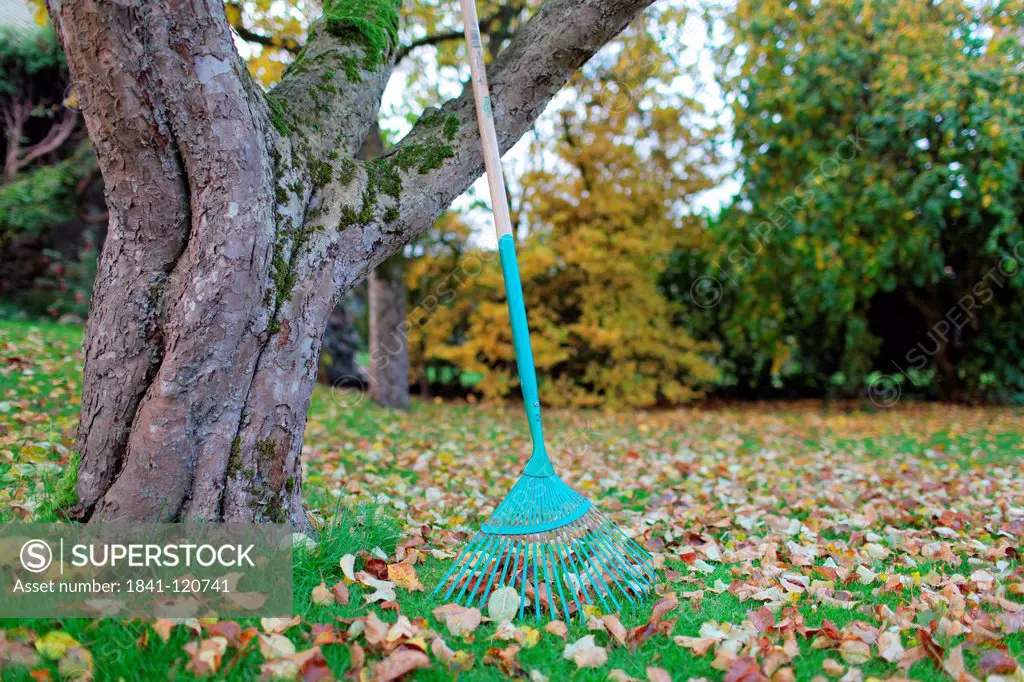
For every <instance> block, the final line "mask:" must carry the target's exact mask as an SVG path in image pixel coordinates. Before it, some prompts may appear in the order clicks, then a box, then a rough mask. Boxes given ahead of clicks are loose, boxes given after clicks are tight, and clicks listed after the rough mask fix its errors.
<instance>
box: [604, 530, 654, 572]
mask: <svg viewBox="0 0 1024 682" xmlns="http://www.w3.org/2000/svg"><path fill="white" fill-rule="evenodd" d="M612 528H613V529H614V530H615V532H616V533H618V535H619V536H620V538H622V541H623V543H624V545H625V547H626V548H627V549H629V550H631V551H632V553H633V558H634V559H636V560H637V562H638V563H639V564H640V566H641V568H643V570H644V573H647V574H648V575H649V577H650V578H651V579H652V580H653V579H654V577H655V574H654V566H652V565H651V563H650V561H649V559H648V558H646V557H645V555H646V554H647V550H645V549H644V548H643V547H641V546H640V543H638V542H637V541H636V540H634V539H633V538H631V537H629V536H628V535H626V533H625V531H623V530H622V529H621V528H619V527H618V526H612Z"/></svg>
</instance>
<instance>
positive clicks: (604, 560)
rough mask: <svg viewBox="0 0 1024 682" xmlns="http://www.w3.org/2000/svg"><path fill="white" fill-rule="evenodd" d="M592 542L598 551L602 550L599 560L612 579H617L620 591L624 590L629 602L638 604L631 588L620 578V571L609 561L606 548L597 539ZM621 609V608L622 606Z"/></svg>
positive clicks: (613, 596)
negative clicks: (605, 552) (631, 592)
mask: <svg viewBox="0 0 1024 682" xmlns="http://www.w3.org/2000/svg"><path fill="white" fill-rule="evenodd" d="M592 543H593V545H594V547H596V548H597V551H598V552H600V554H601V557H600V558H599V559H598V562H600V563H601V566H602V567H604V568H605V569H607V571H608V574H609V575H611V577H612V580H614V581H615V584H616V585H618V586H619V591H620V592H622V594H624V595H625V596H626V599H628V600H629V603H630V604H633V605H636V602H635V601H633V597H632V596H631V595H630V594H629V590H628V589H626V586H625V585H623V584H622V580H620V578H619V572H618V571H617V570H615V569H614V567H613V566H612V565H611V562H609V561H608V558H607V556H605V554H604V548H603V547H602V546H601V544H600V543H599V542H597V541H592ZM612 598H613V599H614V598H615V595H614V594H612ZM616 606H618V602H616ZM620 610H621V608H620Z"/></svg>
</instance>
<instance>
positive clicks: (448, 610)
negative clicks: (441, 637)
mask: <svg viewBox="0 0 1024 682" xmlns="http://www.w3.org/2000/svg"><path fill="white" fill-rule="evenodd" d="M433 613H434V618H437V619H438V620H440V621H442V622H443V623H444V624H445V627H446V628H448V632H450V633H452V634H453V635H455V636H456V637H463V636H465V635H469V634H472V633H473V631H474V630H476V629H477V628H478V627H479V626H480V623H481V622H482V620H483V614H481V613H480V610H479V609H475V608H467V607H464V606H459V605H458V604H445V605H444V606H438V607H437V608H436V609H434V612H433Z"/></svg>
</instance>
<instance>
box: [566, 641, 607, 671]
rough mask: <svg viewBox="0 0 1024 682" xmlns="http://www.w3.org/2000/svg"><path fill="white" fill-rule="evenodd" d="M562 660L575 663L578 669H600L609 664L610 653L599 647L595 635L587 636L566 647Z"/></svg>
mask: <svg viewBox="0 0 1024 682" xmlns="http://www.w3.org/2000/svg"><path fill="white" fill-rule="evenodd" d="M562 658H564V659H566V660H568V661H573V662H574V663H575V664H576V667H578V668H600V667H601V666H603V665H604V664H605V663H607V662H608V652H607V651H606V650H605V648H604V647H600V646H597V644H596V643H595V642H594V636H593V635H587V636H586V637H581V638H580V639H578V640H576V641H575V642H573V643H572V644H568V645H566V647H565V650H564V651H563V652H562Z"/></svg>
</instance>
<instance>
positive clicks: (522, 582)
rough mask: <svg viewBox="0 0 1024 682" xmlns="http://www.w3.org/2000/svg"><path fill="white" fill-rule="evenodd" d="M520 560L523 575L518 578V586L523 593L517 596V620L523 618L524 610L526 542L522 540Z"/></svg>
mask: <svg viewBox="0 0 1024 682" xmlns="http://www.w3.org/2000/svg"><path fill="white" fill-rule="evenodd" d="M522 561H523V575H522V577H521V578H520V579H519V587H520V589H522V591H523V593H522V595H520V597H519V620H522V619H523V612H524V611H525V610H526V542H525V541H524V542H523V555H522ZM513 570H515V569H514V568H513Z"/></svg>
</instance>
